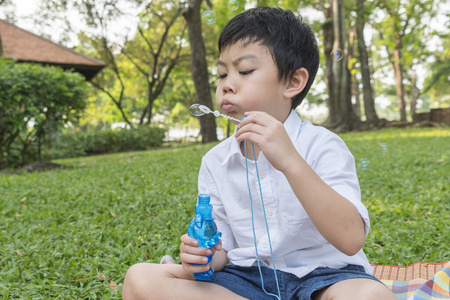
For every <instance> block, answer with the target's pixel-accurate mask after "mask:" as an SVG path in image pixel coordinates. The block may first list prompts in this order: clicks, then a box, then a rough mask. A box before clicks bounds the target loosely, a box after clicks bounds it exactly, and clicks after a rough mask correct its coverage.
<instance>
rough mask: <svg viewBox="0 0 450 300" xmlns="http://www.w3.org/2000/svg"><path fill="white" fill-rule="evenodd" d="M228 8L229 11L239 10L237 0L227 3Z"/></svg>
mask: <svg viewBox="0 0 450 300" xmlns="http://www.w3.org/2000/svg"><path fill="white" fill-rule="evenodd" d="M228 6H229V7H230V9H231V10H237V9H238V8H239V1H237V0H230V1H228Z"/></svg>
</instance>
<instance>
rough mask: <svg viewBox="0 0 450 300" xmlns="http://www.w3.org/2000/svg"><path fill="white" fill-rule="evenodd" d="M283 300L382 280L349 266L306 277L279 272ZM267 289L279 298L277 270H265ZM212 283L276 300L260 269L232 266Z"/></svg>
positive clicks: (254, 298)
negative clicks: (332, 287) (337, 285)
mask: <svg viewBox="0 0 450 300" xmlns="http://www.w3.org/2000/svg"><path fill="white" fill-rule="evenodd" d="M276 272H277V277H278V286H279V287H280V293H281V299H282V300H288V299H296V300H297V299H298V300H310V299H311V296H312V294H313V293H314V292H316V291H319V290H321V289H323V288H325V287H327V286H330V285H332V284H334V283H337V282H339V281H342V280H346V279H353V278H369V279H374V280H377V281H379V280H378V279H377V278H375V277H373V276H372V275H369V274H367V273H365V272H364V268H363V267H361V266H356V265H348V266H347V267H345V268H342V269H332V268H326V267H319V268H317V269H315V270H313V271H312V272H310V273H309V274H307V275H305V276H304V277H302V278H298V277H297V276H295V275H293V274H290V273H286V272H283V271H279V270H277V271H276ZM261 273H262V276H263V280H264V288H265V290H266V291H267V292H268V293H271V294H275V295H278V289H277V285H276V281H275V276H274V272H273V269H270V268H265V267H261ZM210 282H212V283H214V284H218V285H220V286H223V287H225V288H227V289H229V290H231V291H233V292H234V293H236V294H238V295H240V296H242V297H244V298H247V299H251V300H266V299H267V300H274V299H276V298H275V297H274V296H270V295H268V294H266V293H265V292H264V291H263V290H262V287H261V278H260V274H259V270H258V267H257V266H252V267H240V266H236V265H228V266H226V267H225V268H224V269H223V270H222V271H220V272H216V273H214V276H213V278H212V279H211V281H210Z"/></svg>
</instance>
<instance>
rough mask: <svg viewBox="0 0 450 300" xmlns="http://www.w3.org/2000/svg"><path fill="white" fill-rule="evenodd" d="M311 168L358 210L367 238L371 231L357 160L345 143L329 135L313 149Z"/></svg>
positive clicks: (335, 136) (333, 135)
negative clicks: (359, 179) (362, 195)
mask: <svg viewBox="0 0 450 300" xmlns="http://www.w3.org/2000/svg"><path fill="white" fill-rule="evenodd" d="M312 150H313V151H312V153H313V155H312V159H311V161H310V162H308V163H309V164H310V166H311V167H312V168H313V169H314V171H315V172H316V173H317V175H319V177H320V178H321V179H322V180H323V181H324V182H325V183H326V184H328V185H329V186H330V187H331V188H332V189H334V190H335V191H336V192H337V193H339V194H340V195H341V196H343V197H344V198H346V199H347V200H348V201H350V202H351V203H353V205H354V206H355V207H356V209H357V210H358V212H359V214H360V215H361V218H362V219H363V220H364V224H365V233H366V237H367V235H368V233H369V230H370V219H369V213H368V211H367V208H366V207H365V206H364V204H363V203H362V202H361V190H360V187H359V182H358V177H357V174H356V166H355V158H354V157H353V155H352V154H351V152H350V150H349V149H348V148H347V145H345V143H344V141H343V140H342V139H341V138H340V137H339V136H337V135H336V134H334V133H329V134H327V135H326V136H325V137H324V138H323V139H322V140H321V141H319V142H317V143H316V144H315V146H314V148H313V149H312Z"/></svg>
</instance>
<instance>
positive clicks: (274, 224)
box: [198, 111, 373, 277]
mask: <svg viewBox="0 0 450 300" xmlns="http://www.w3.org/2000/svg"><path fill="white" fill-rule="evenodd" d="M284 127H285V129H286V131H287V133H288V135H289V137H290V138H291V140H292V142H293V144H294V146H295V148H296V149H297V151H298V152H299V153H300V155H301V156H302V157H303V158H304V159H305V161H306V162H307V163H308V164H309V165H310V166H311V168H312V169H313V170H314V171H315V172H316V173H317V175H319V176H320V178H322V180H323V181H325V182H326V183H327V184H328V185H329V186H330V187H331V188H333V189H334V190H335V191H336V192H338V193H339V194H341V195H342V196H343V197H345V198H346V199H347V200H348V201H350V202H351V203H353V204H354V205H355V207H356V208H357V210H358V212H359V214H360V215H361V217H362V218H363V220H364V222H365V231H366V236H367V234H368V232H369V229H370V221H369V215H368V212H367V209H366V208H365V206H364V205H363V204H362V203H361V193H360V188H359V183H358V178H357V175H356V168H355V160H354V157H353V156H352V154H351V153H350V151H349V150H348V148H347V146H346V145H345V143H344V142H343V141H342V139H341V138H339V137H338V136H337V135H336V134H334V133H332V132H330V131H329V130H327V129H325V128H323V127H320V126H314V125H313V124H311V123H310V122H303V121H302V120H301V119H300V117H299V116H298V115H297V113H296V112H295V111H292V112H291V114H290V115H289V117H288V118H287V120H286V121H285V122H284ZM249 151H252V147H251V143H247V153H249ZM257 166H258V171H259V177H260V182H261V189H262V195H263V201H264V206H265V211H266V217H267V222H268V228H269V232H270V240H271V243H272V250H273V255H274V260H275V267H276V268H277V269H279V270H282V271H285V272H289V273H292V274H294V275H296V276H298V277H303V276H305V275H306V274H308V273H309V272H311V271H312V270H314V269H316V268H317V267H320V266H324V267H332V268H343V267H345V266H347V265H348V264H355V265H360V266H363V267H364V269H365V271H366V272H367V273H369V274H372V272H373V269H372V267H371V266H370V264H369V262H368V260H367V258H366V256H365V254H364V252H363V251H362V250H360V251H359V252H358V253H357V254H356V255H354V256H347V255H345V254H343V253H342V252H340V251H339V250H337V249H336V248H335V247H334V246H333V245H331V244H330V243H329V242H327V241H326V240H325V238H324V237H323V236H322V235H321V234H320V233H319V232H318V231H317V229H316V227H315V226H314V225H313V223H312V221H311V220H310V218H309V217H308V214H307V213H306V211H305V210H304V208H303V207H302V205H301V203H300V201H299V200H298V199H297V197H296V196H295V194H294V192H293V191H292V189H291V187H290V186H289V183H288V181H287V179H286V178H285V176H284V175H283V173H281V172H279V171H277V170H276V169H275V168H274V167H273V166H272V165H271V164H270V163H269V162H268V160H267V159H266V158H265V157H264V154H263V153H260V155H259V158H258V161H257ZM248 172H249V181H250V190H251V195H252V199H253V212H254V224H255V233H256V243H257V248H258V254H259V260H260V262H261V264H262V265H264V266H267V267H273V266H272V259H271V256H270V245H269V240H268V235H267V232H266V225H265V221H264V213H263V211H262V205H261V196H260V191H259V185H258V179H257V176H256V169H255V162H254V161H251V160H248ZM198 187H199V193H202V194H203V193H204V194H209V195H210V196H211V204H212V205H213V215H214V216H215V217H216V219H215V221H216V224H217V227H218V229H219V231H221V232H222V234H223V235H222V246H223V249H224V250H225V251H227V252H228V260H229V263H230V264H234V265H239V266H252V265H254V264H256V252H255V244H254V239H253V230H252V214H251V202H250V197H249V192H248V185H247V177H246V168H245V157H244V156H243V155H242V153H241V151H240V148H239V144H238V142H237V140H236V139H235V137H234V136H231V137H230V138H228V139H226V140H225V141H223V142H222V143H220V144H218V145H217V146H215V147H214V148H212V149H211V150H210V151H209V152H208V153H207V154H206V155H205V156H204V157H203V160H202V165H201V167H200V172H199V180H198Z"/></svg>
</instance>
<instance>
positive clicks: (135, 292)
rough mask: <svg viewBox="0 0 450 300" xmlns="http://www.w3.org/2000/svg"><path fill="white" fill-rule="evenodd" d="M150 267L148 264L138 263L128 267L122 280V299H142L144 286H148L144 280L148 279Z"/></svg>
mask: <svg viewBox="0 0 450 300" xmlns="http://www.w3.org/2000/svg"><path fill="white" fill-rule="evenodd" d="M150 267H151V266H150V265H149V264H146V263H139V264H135V265H133V266H131V267H130V268H129V269H128V271H127V273H126V274H125V280H124V282H123V289H122V297H123V299H125V300H126V299H142V298H141V295H142V293H144V287H147V288H148V286H146V282H147V281H148V276H149V274H151V272H149V268H150Z"/></svg>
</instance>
